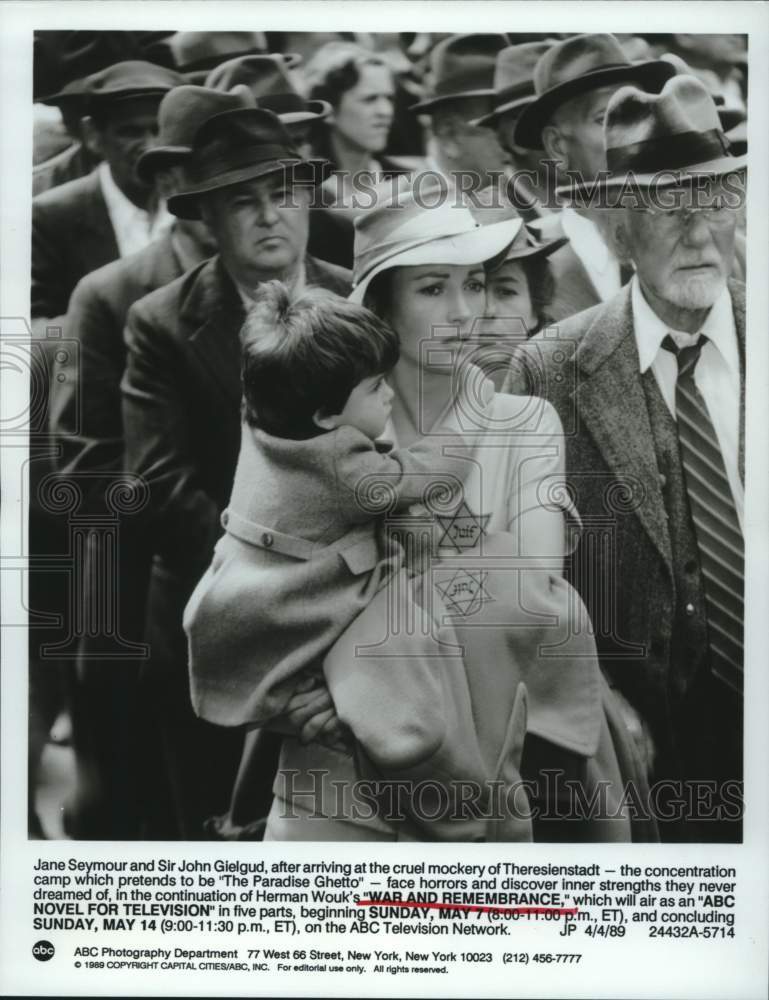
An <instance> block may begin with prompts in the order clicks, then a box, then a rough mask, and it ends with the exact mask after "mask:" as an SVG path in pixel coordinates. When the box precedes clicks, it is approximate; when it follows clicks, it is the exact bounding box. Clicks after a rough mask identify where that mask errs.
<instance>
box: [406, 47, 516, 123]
mask: <svg viewBox="0 0 769 1000" xmlns="http://www.w3.org/2000/svg"><path fill="white" fill-rule="evenodd" d="M507 45H508V38H507V35H452V36H451V37H450V38H444V39H443V41H441V42H438V44H437V45H436V46H435V48H434V49H433V51H432V52H431V53H430V69H429V71H428V78H429V85H428V86H429V94H428V96H427V97H426V98H425V99H424V100H422V101H420V102H419V103H418V104H413V105H412V106H411V110H412V111H421V112H424V113H430V112H432V111H434V110H435V109H436V108H437V107H438V106H439V105H442V104H446V103H448V102H450V101H455V100H457V99H459V98H462V97H487V98H491V97H492V96H493V94H494V66H495V64H496V61H497V53H498V52H499V51H500V50H501V49H504V48H506V46H507Z"/></svg>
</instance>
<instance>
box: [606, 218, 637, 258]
mask: <svg viewBox="0 0 769 1000" xmlns="http://www.w3.org/2000/svg"><path fill="white" fill-rule="evenodd" d="M611 216H614V217H611ZM611 216H610V218H609V224H608V225H607V226H606V228H605V230H604V232H605V233H606V235H607V236H608V241H609V244H610V245H611V248H612V250H613V251H614V256H615V257H616V258H617V260H619V261H620V262H621V263H623V264H626V263H628V262H629V261H631V260H632V259H633V258H632V245H631V241H630V237H629V234H628V228H627V219H626V218H625V213H624V212H623V211H616V210H614V211H612V213H611Z"/></svg>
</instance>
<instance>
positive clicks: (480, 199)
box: [470, 186, 569, 266]
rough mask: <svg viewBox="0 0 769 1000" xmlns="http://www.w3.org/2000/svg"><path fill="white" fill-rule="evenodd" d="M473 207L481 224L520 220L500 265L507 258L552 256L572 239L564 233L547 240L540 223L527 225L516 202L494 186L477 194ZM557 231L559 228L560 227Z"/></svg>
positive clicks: (487, 224)
mask: <svg viewBox="0 0 769 1000" xmlns="http://www.w3.org/2000/svg"><path fill="white" fill-rule="evenodd" d="M470 210H471V212H472V213H473V216H474V218H475V219H476V221H477V222H480V223H481V225H482V226H493V225H495V224H496V223H498V222H504V221H505V220H509V219H515V220H520V222H521V227H520V229H519V230H518V232H517V233H516V235H515V239H514V240H513V242H512V243H511V244H510V246H509V247H508V249H507V253H506V254H505V255H504V257H501V259H500V260H499V262H498V263H499V265H500V266H501V265H502V264H504V263H505V261H508V260H524V259H527V258H531V257H549V256H550V255H551V254H553V253H555V251H556V250H560V248H561V247H562V246H563V245H564V244H565V243H568V242H569V238H568V236H564V235H560V236H555V237H552V238H549V239H544V238H543V236H542V232H541V230H540V229H539V227H538V226H537V224H536V223H531V224H527V223H526V222H525V221H524V220H523V219H521V216H520V215H519V214H518V212H517V211H516V210H515V208H514V207H513V205H511V204H510V202H509V201H507V199H502V198H501V197H500V192H499V189H498V188H496V187H493V186H492V187H487V188H484V189H483V190H482V191H479V192H478V194H477V195H475V196H474V198H473V204H472V205H471V209H470ZM558 230H559V231H560V226H559V227H558Z"/></svg>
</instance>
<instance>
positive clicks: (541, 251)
mask: <svg viewBox="0 0 769 1000" xmlns="http://www.w3.org/2000/svg"><path fill="white" fill-rule="evenodd" d="M568 242H569V237H568V236H559V237H558V238H557V239H554V240H547V241H546V242H545V243H540V244H539V246H535V247H531V246H525V247H521V248H520V249H516V248H514V247H511V248H510V249H509V250H508V251H507V254H506V256H505V258H504V260H502V261H501V262H500V265H499V266H500V267H501V266H502V264H506V263H507V262H508V261H509V260H526V259H529V258H531V257H550V256H551V254H554V253H555V251H556V250H560V249H561V247H562V246H565V245H566V244H567V243H568Z"/></svg>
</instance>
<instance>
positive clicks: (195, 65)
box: [163, 31, 267, 83]
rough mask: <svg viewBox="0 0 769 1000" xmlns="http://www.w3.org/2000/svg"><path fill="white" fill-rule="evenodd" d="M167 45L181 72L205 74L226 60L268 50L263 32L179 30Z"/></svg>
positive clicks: (174, 63)
mask: <svg viewBox="0 0 769 1000" xmlns="http://www.w3.org/2000/svg"><path fill="white" fill-rule="evenodd" d="M163 44H165V45H166V46H167V48H168V50H169V52H170V55H171V61H172V63H173V65H174V66H175V67H176V69H177V70H178V71H179V72H180V73H197V74H205V73H208V72H209V71H210V70H212V69H213V68H214V66H218V65H219V63H222V62H224V61H225V60H226V59H234V58H235V57H236V56H247V55H255V54H256V53H260V52H266V51H267V39H266V37H265V35H264V32H262V31H177V32H175V33H174V34H173V35H171V36H170V37H169V38H166V39H164V42H163ZM194 82H201V83H202V82H203V81H202V78H201V80H200V81H197V80H196V81H194Z"/></svg>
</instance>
